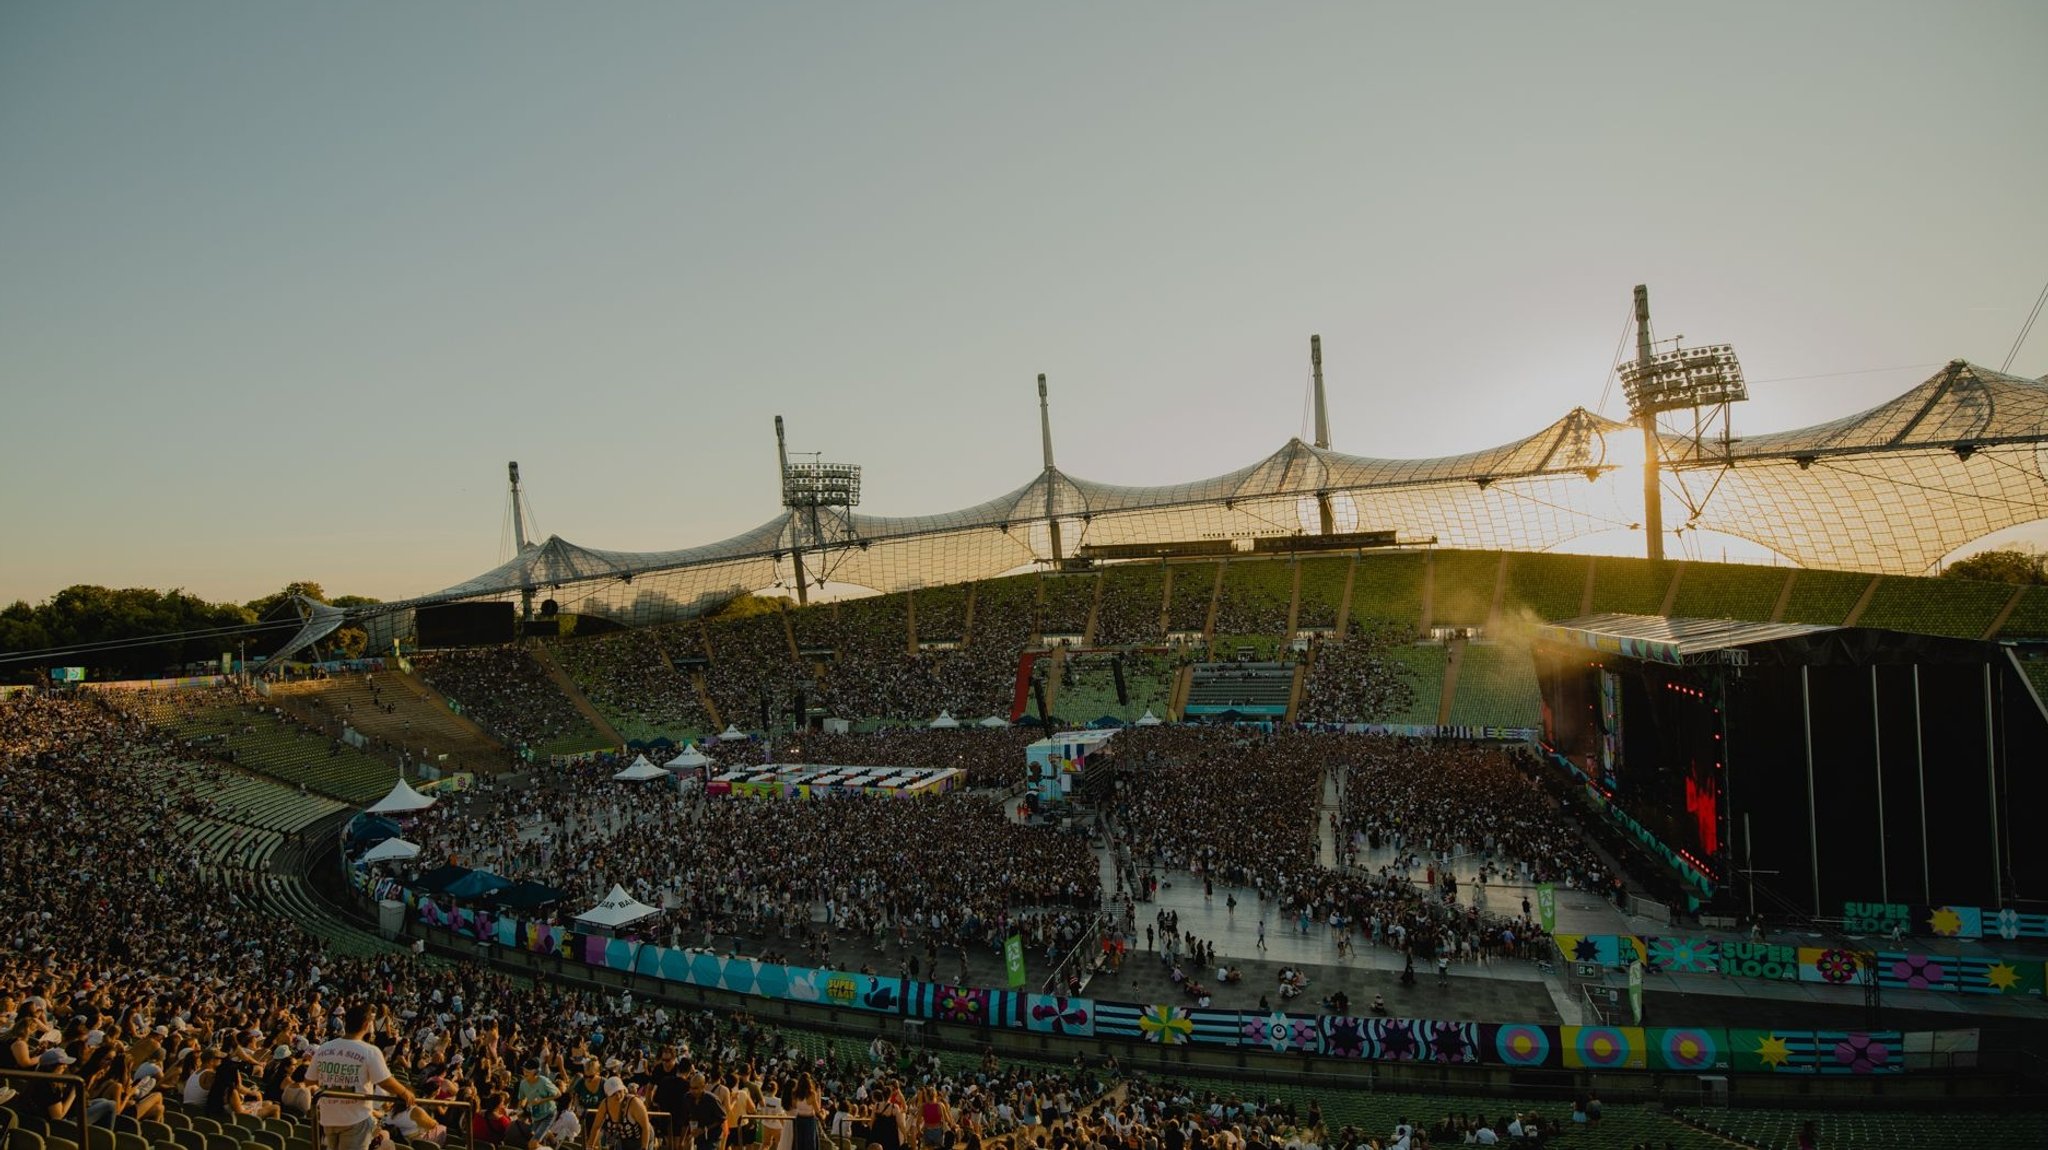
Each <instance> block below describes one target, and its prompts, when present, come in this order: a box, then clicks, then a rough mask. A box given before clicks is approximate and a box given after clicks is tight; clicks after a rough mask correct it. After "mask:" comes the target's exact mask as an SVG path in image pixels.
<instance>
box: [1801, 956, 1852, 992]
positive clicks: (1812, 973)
mask: <svg viewBox="0 0 2048 1150" xmlns="http://www.w3.org/2000/svg"><path fill="white" fill-rule="evenodd" d="M1862 976H1863V956H1862V955H1859V954H1858V953H1857V952H1855V951H1853V950H1842V949H1840V948H1838V947H1831V946H1802V947H1800V948H1799V981H1801V982H1817V983H1821V984H1823V985H1827V986H1851V985H1854V984H1856V983H1857V982H1858V980H1860V979H1861V978H1862Z"/></svg>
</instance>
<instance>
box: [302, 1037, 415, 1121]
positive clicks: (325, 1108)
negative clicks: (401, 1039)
mask: <svg viewBox="0 0 2048 1150" xmlns="http://www.w3.org/2000/svg"><path fill="white" fill-rule="evenodd" d="M373 1020H374V1015H373V1014H372V1012H371V1008H370V1006H369V1004H367V1003H361V1002H359V1003H356V1004H355V1005H353V1006H351V1007H349V1008H348V1013H347V1015H346V1016H345V1017H344V1019H343V1023H342V1027H343V1033H344V1034H345V1035H346V1037H344V1038H334V1039H329V1040H328V1041H326V1042H323V1043H321V1044H320V1046H319V1047H318V1048H317V1049H315V1050H314V1051H313V1080H314V1081H315V1082H317V1083H318V1084H319V1086H320V1089H321V1090H323V1091H326V1090H337V1091H342V1092H344V1093H349V1094H389V1095H391V1096H392V1097H393V1098H396V1099H397V1100H398V1101H399V1102H401V1103H403V1104H404V1105H406V1106H408V1107H410V1106H411V1105H412V1104H413V1095H412V1091H411V1090H409V1089H407V1088H406V1085H405V1083H403V1082H400V1081H399V1080H398V1079H396V1078H393V1077H392V1076H391V1068H390V1067H389V1066H387V1065H385V1062H384V1052H383V1051H381V1050H379V1049H377V1048H376V1047H375V1046H372V1045H371V1044H370V1043H369V1042H367V1041H365V1039H366V1038H367V1037H368V1036H369V1033H370V1026H371V1023H372V1021H373ZM376 1132H377V1112H376V1111H375V1110H374V1109H372V1108H371V1104H370V1102H368V1101H367V1100H363V1099H355V1098H322V1099H321V1100H320V1145H321V1150H365V1147H367V1146H369V1144H370V1138H371V1136H372V1135H374V1134H375V1133H376Z"/></svg>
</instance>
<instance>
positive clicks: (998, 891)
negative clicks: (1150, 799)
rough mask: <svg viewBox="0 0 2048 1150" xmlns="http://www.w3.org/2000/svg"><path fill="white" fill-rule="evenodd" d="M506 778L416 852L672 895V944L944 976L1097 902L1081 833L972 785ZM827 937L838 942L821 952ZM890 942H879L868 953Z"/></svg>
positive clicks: (1035, 937) (1078, 920) (1076, 917)
mask: <svg viewBox="0 0 2048 1150" xmlns="http://www.w3.org/2000/svg"><path fill="white" fill-rule="evenodd" d="M537 774H538V778H537V779H536V781H535V783H534V785H531V786H528V787H525V788H521V789H518V790H511V789H509V788H508V789H504V790H501V789H499V788H490V789H478V790H476V791H473V792H471V793H470V794H468V795H465V796H462V797H460V798H457V799H454V800H450V801H444V802H442V803H441V804H438V805H437V806H436V807H435V808H434V809H432V810H430V811H428V812H427V813H426V814H425V815H424V816H423V817H422V818H421V819H420V820H419V822H418V825H416V826H415V827H414V828H413V829H412V831H411V832H409V833H411V834H413V835H414V836H416V837H415V841H417V842H419V843H420V844H421V845H422V846H423V847H425V848H426V849H425V851H424V852H423V854H422V856H421V857H422V866H426V865H438V864H440V863H442V862H446V861H457V862H461V863H463V864H464V865H470V866H475V867H480V868H485V869H489V870H490V871H492V872H493V873H495V874H498V875H500V876H501V877H504V878H507V879H512V880H532V881H537V882H541V883H545V884H547V885H549V886H553V887H557V888H559V889H562V890H565V891H568V892H570V893H571V895H573V896H574V899H577V900H584V901H581V902H578V903H577V906H578V907H580V906H584V905H588V900H590V899H594V898H596V897H600V896H602V895H603V894H604V893H605V892H607V891H608V890H610V888H611V886H612V884H614V883H618V884H621V885H623V886H625V887H626V889H627V890H628V891H631V892H632V893H634V894H635V895H636V896H637V897H639V898H640V899H641V900H642V901H643V902H646V903H648V904H649V905H654V906H660V907H665V908H669V909H670V910H671V911H672V913H671V914H670V915H669V916H668V918H667V922H666V925H665V926H664V928H663V929H664V930H665V931H667V932H668V940H669V941H671V942H674V943H676V944H678V945H689V946H706V947H711V948H713V949H717V950H721V951H737V952H740V953H749V954H755V955H757V956H767V957H777V958H788V959H789V960H791V961H804V962H809V963H813V964H815V965H819V966H830V965H832V964H833V963H834V962H835V960H837V961H839V962H840V963H842V964H843V965H847V966H853V965H855V963H856V962H871V963H876V964H879V963H881V962H883V961H888V962H891V963H892V964H893V965H892V966H891V967H889V968H887V972H888V973H898V972H899V971H898V969H897V968H898V967H900V968H901V971H900V972H901V973H906V974H919V973H922V974H927V975H933V976H936V975H941V974H942V975H945V976H948V977H950V976H951V975H953V974H954V973H955V972H956V970H957V966H953V965H949V966H945V967H941V966H940V959H941V957H942V956H943V957H944V958H945V959H946V960H947V961H948V962H949V963H957V962H961V961H965V957H966V956H967V955H968V954H970V953H977V954H995V953H999V952H1000V950H1001V947H1002V942H1003V939H1004V938H1005V937H1007V936H1008V934H1010V933H1012V932H1013V931H1015V932H1020V933H1023V934H1024V935H1025V936H1026V941H1027V944H1031V943H1036V944H1038V945H1040V946H1044V945H1047V944H1050V943H1053V942H1057V941H1060V940H1062V939H1063V940H1065V941H1066V942H1067V943H1069V944H1071V943H1072V942H1073V941H1075V940H1076V939H1077V938H1078V936H1079V934H1080V932H1081V931H1082V930H1084V929H1086V927H1087V925H1089V923H1090V921H1091V920H1092V917H1093V916H1094V914H1095V912H1096V910H1097V907H1098V906H1099V904H1100V880H1099V875H1098V867H1099V864H1098V863H1097V861H1096V857H1095V854H1094V852H1093V850H1092V848H1091V847H1090V845H1089V842H1088V840H1087V839H1086V838H1085V837H1084V836H1082V835H1079V834H1075V833H1071V832H1064V831H1061V830H1058V829H1055V828H1053V827H1049V826H1026V825H1022V824H1019V823H1016V822H1013V821H1011V820H1010V819H1008V818H1006V817H1005V815H1004V813H1003V811H1002V810H1001V808H1000V807H998V806H997V805H996V804H995V803H993V802H990V801H988V800H987V799H986V798H983V797H981V796H978V795H969V794H962V793H956V794H950V795H939V796H932V797H928V798H922V799H915V800H907V799H895V798H873V799H867V798H856V799H843V800H832V801H823V800H819V801H801V800H782V799H730V798H706V797H705V796H704V794H703V792H702V790H701V789H692V790H690V791H688V792H682V793H679V792H677V791H676V790H674V789H673V788H669V787H664V786H654V787H647V788H642V789H639V790H636V791H634V792H631V793H630V794H621V793H620V791H619V789H618V788H617V787H616V786H610V787H605V788H603V789H599V780H600V779H601V777H602V772H600V773H599V774H598V776H597V777H595V778H593V777H591V776H590V775H588V774H583V773H579V771H578V769H576V768H568V769H563V770H559V771H556V772H553V773H549V772H538V773H537ZM835 950H836V953H835ZM883 955H887V956H888V957H887V958H886V959H884V958H882V957H881V956H883Z"/></svg>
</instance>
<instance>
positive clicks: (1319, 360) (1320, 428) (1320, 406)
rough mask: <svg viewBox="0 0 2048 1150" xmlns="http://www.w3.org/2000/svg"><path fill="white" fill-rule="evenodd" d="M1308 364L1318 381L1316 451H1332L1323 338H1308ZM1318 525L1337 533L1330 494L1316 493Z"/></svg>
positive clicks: (1328, 532)
mask: <svg viewBox="0 0 2048 1150" xmlns="http://www.w3.org/2000/svg"><path fill="white" fill-rule="evenodd" d="M1308 362H1309V366H1310V367H1311V368H1312V369H1314V372H1315V381H1316V450H1318V451H1328V450H1329V449H1330V408H1329V405H1328V404H1326V403H1324V402H1323V337H1322V336H1320V335H1312V336H1309V337H1308ZM1316 525H1317V526H1318V527H1320V528H1322V533H1323V534H1325V535H1335V534H1336V533H1337V516H1336V515H1335V514H1334V513H1333V512H1332V511H1331V510H1330V493H1329V492H1327V491H1318V492H1316Z"/></svg>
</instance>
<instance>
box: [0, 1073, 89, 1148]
mask: <svg viewBox="0 0 2048 1150" xmlns="http://www.w3.org/2000/svg"><path fill="white" fill-rule="evenodd" d="M8 1081H23V1082H55V1083H68V1084H70V1086H71V1092H72V1093H71V1114H70V1118H71V1120H72V1121H75V1122H77V1124H78V1150H92V1147H93V1144H92V1142H91V1140H90V1139H91V1135H92V1125H91V1123H90V1121H89V1120H88V1119H87V1117H86V1112H85V1111H86V1104H87V1103H88V1102H89V1101H90V1099H88V1098H86V1096H85V1079H84V1078H82V1077H80V1076H79V1075H76V1074H65V1073H63V1072H61V1071H49V1070H0V1082H8ZM15 1113H16V1114H17V1115H19V1114H20V1113H21V1110H20V1108H18V1107H17V1108H16V1109H15ZM35 1118H36V1119H37V1120H38V1128H37V1130H36V1131H35V1132H36V1133H41V1132H42V1131H43V1130H46V1129H53V1128H54V1127H52V1126H51V1122H52V1119H50V1118H48V1117H47V1116H45V1115H43V1114H37V1115H35ZM55 1121H63V1119H57V1120H55ZM102 1141H103V1143H104V1144H105V1145H106V1146H109V1147H111V1146H113V1144H114V1131H113V1128H112V1126H111V1124H110V1125H109V1127H108V1129H107V1136H106V1138H104V1139H102Z"/></svg>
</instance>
